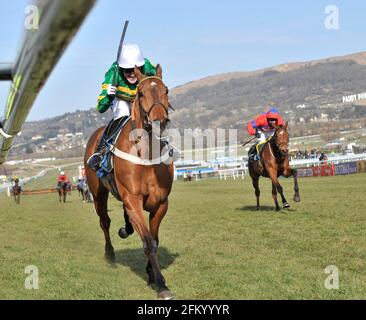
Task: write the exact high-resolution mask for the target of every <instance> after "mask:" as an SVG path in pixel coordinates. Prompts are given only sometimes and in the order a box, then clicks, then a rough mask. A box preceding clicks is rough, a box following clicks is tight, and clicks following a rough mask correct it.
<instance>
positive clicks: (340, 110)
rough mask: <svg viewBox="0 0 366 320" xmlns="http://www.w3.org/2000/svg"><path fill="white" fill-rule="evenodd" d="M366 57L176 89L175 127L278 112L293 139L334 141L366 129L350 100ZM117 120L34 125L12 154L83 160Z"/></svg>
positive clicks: (77, 115)
mask: <svg viewBox="0 0 366 320" xmlns="http://www.w3.org/2000/svg"><path fill="white" fill-rule="evenodd" d="M365 84H366V52H363V53H358V54H353V55H349V56H344V57H335V58H328V59H325V60H317V61H311V62H304V63H289V64H284V65H280V66H275V67H273V68H267V69H263V70H259V71H255V72H236V73H227V74H222V75H217V76H214V77H208V78H204V79H201V80H198V81H193V82H190V83H187V84H186V85H183V86H179V87H176V88H173V89H172V90H171V94H170V101H171V104H172V105H173V106H174V107H175V109H176V111H175V112H174V113H172V114H171V119H172V122H173V125H174V127H175V128H180V129H183V128H196V127H200V128H203V129H205V128H238V129H240V131H239V138H240V137H242V136H243V135H245V130H244V123H245V122H247V121H249V120H250V119H251V118H252V117H253V116H255V115H257V114H259V113H260V112H262V111H263V110H264V109H265V108H266V106H268V105H274V106H276V107H278V108H279V109H280V110H281V112H282V113H283V114H284V117H285V118H286V119H287V120H289V121H290V127H291V135H292V136H298V135H307V134H319V133H320V134H329V133H336V132H337V131H339V130H341V129H354V128H359V127H360V126H365V125H366V101H365V100H363V101H362V100H360V101H355V102H353V103H343V102H342V97H343V96H347V95H352V94H358V93H363V92H366V85H365ZM109 117H110V115H108V114H98V113H97V112H96V111H95V109H94V108H93V109H90V110H87V111H80V110H77V111H76V112H74V113H67V114H65V115H62V116H59V117H55V118H52V119H46V120H43V121H36V122H27V123H26V124H25V125H24V128H23V134H22V135H21V136H20V137H17V138H16V140H15V143H14V148H13V149H12V155H19V154H24V153H27V154H31V153H47V154H53V152H55V153H59V152H63V153H64V154H72V155H75V156H79V155H81V154H82V149H83V148H80V147H83V146H84V145H85V143H86V141H87V138H88V137H89V136H90V134H91V133H92V132H93V131H94V130H95V128H97V127H98V126H102V125H104V124H105V123H107V121H108V119H109Z"/></svg>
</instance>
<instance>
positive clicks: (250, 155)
mask: <svg viewBox="0 0 366 320" xmlns="http://www.w3.org/2000/svg"><path fill="white" fill-rule="evenodd" d="M271 140H272V136H270V137H269V138H268V139H267V140H266V141H264V142H263V143H261V144H258V142H256V143H255V144H253V145H252V146H251V147H250V149H249V152H248V160H249V161H250V162H253V161H254V157H255V155H256V154H257V146H258V151H259V156H261V155H262V152H263V150H264V147H265V145H266V144H267V143H268V142H270V141H271Z"/></svg>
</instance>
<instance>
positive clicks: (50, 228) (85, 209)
mask: <svg viewBox="0 0 366 320" xmlns="http://www.w3.org/2000/svg"><path fill="white" fill-rule="evenodd" d="M55 177H56V171H55V172H51V173H50V174H49V175H48V176H46V177H45V178H44V179H43V180H38V181H36V182H34V183H33V184H30V185H29V186H27V188H36V187H40V186H41V185H42V186H46V187H47V186H52V185H53V184H54V181H55ZM281 183H282V184H283V186H284V189H285V194H286V196H287V198H288V200H291V199H292V196H293V190H292V189H293V181H292V180H285V179H281ZM299 183H300V194H301V197H302V202H301V203H299V204H295V203H293V202H292V201H289V202H290V204H291V205H292V207H291V209H289V210H287V211H282V212H281V213H280V214H277V213H275V212H274V211H273V208H274V206H273V200H272V197H271V193H270V189H271V184H270V182H269V180H267V179H263V180H261V183H260V186H261V190H262V195H261V204H262V205H263V210H261V211H259V212H257V211H254V210H253V208H254V204H255V197H254V192H253V188H252V185H251V182H250V180H249V178H246V180H244V181H242V180H240V181H233V180H228V181H225V182H224V181H219V180H205V181H199V182H191V183H176V184H175V185H174V187H173V191H172V195H171V197H170V209H169V212H168V214H167V216H166V217H165V219H164V221H163V223H162V226H161V229H160V248H159V259H160V264H161V266H162V272H163V274H164V276H165V278H166V279H167V283H168V285H169V287H170V289H171V290H172V291H173V293H174V294H175V296H176V298H177V299H353V298H365V297H366V265H365V261H366V233H365V226H366V201H365V200H366V194H365V191H366V189H365V184H366V174H357V175H350V176H338V177H324V178H302V179H300V180H299ZM21 201H22V203H21V206H17V205H16V204H15V203H13V200H12V199H9V198H7V197H6V196H5V195H4V194H0V224H1V229H2V232H1V234H0V243H1V250H0V273H1V279H0V281H1V285H0V298H1V299H155V298H156V293H155V292H154V291H153V290H152V289H151V288H149V287H147V285H146V278H147V277H146V274H145V265H146V259H145V257H144V254H143V250H142V243H141V241H140V239H139V237H138V236H137V235H136V234H134V235H133V236H132V237H130V238H128V239H126V240H122V239H119V237H118V235H117V230H118V228H119V227H120V226H121V224H122V210H121V208H120V204H119V203H117V201H115V200H114V199H111V200H110V210H111V211H110V216H111V218H112V226H111V236H112V242H113V245H114V247H115V250H116V255H117V260H116V263H115V264H114V265H111V264H109V263H107V262H106V261H105V260H104V256H103V254H104V237H103V233H102V231H101V229H100V227H99V222H98V219H97V216H96V214H95V213H94V211H93V209H92V205H90V204H84V203H82V202H81V201H80V200H79V199H78V197H77V193H76V192H74V193H73V195H72V196H71V197H70V198H69V201H68V202H67V203H66V204H61V203H59V202H58V199H57V196H56V194H53V195H41V196H24V197H23V198H22V199H21ZM31 264H32V265H36V266H37V267H38V268H39V272H40V289H39V290H26V289H25V288H24V280H25V278H26V276H27V275H26V274H25V273H24V269H25V267H26V266H27V265H31ZM328 265H336V266H337V267H338V268H339V272H340V289H339V290H327V289H325V287H324V280H325V279H326V277H327V275H326V274H325V273H324V268H325V267H326V266H328Z"/></svg>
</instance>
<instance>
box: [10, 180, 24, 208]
mask: <svg viewBox="0 0 366 320" xmlns="http://www.w3.org/2000/svg"><path fill="white" fill-rule="evenodd" d="M21 192H22V187H21V186H20V185H19V181H18V180H15V181H14V186H13V187H12V188H11V193H12V194H13V197H14V201H15V203H17V204H20V193H21Z"/></svg>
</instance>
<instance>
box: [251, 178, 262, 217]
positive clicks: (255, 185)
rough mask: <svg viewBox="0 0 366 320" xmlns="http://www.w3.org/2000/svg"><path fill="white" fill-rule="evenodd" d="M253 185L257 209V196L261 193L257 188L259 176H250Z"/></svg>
mask: <svg viewBox="0 0 366 320" xmlns="http://www.w3.org/2000/svg"><path fill="white" fill-rule="evenodd" d="M252 183H253V187H254V189H255V196H256V198H257V210H259V196H260V195H261V191H260V190H259V177H258V176H254V177H252Z"/></svg>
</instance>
